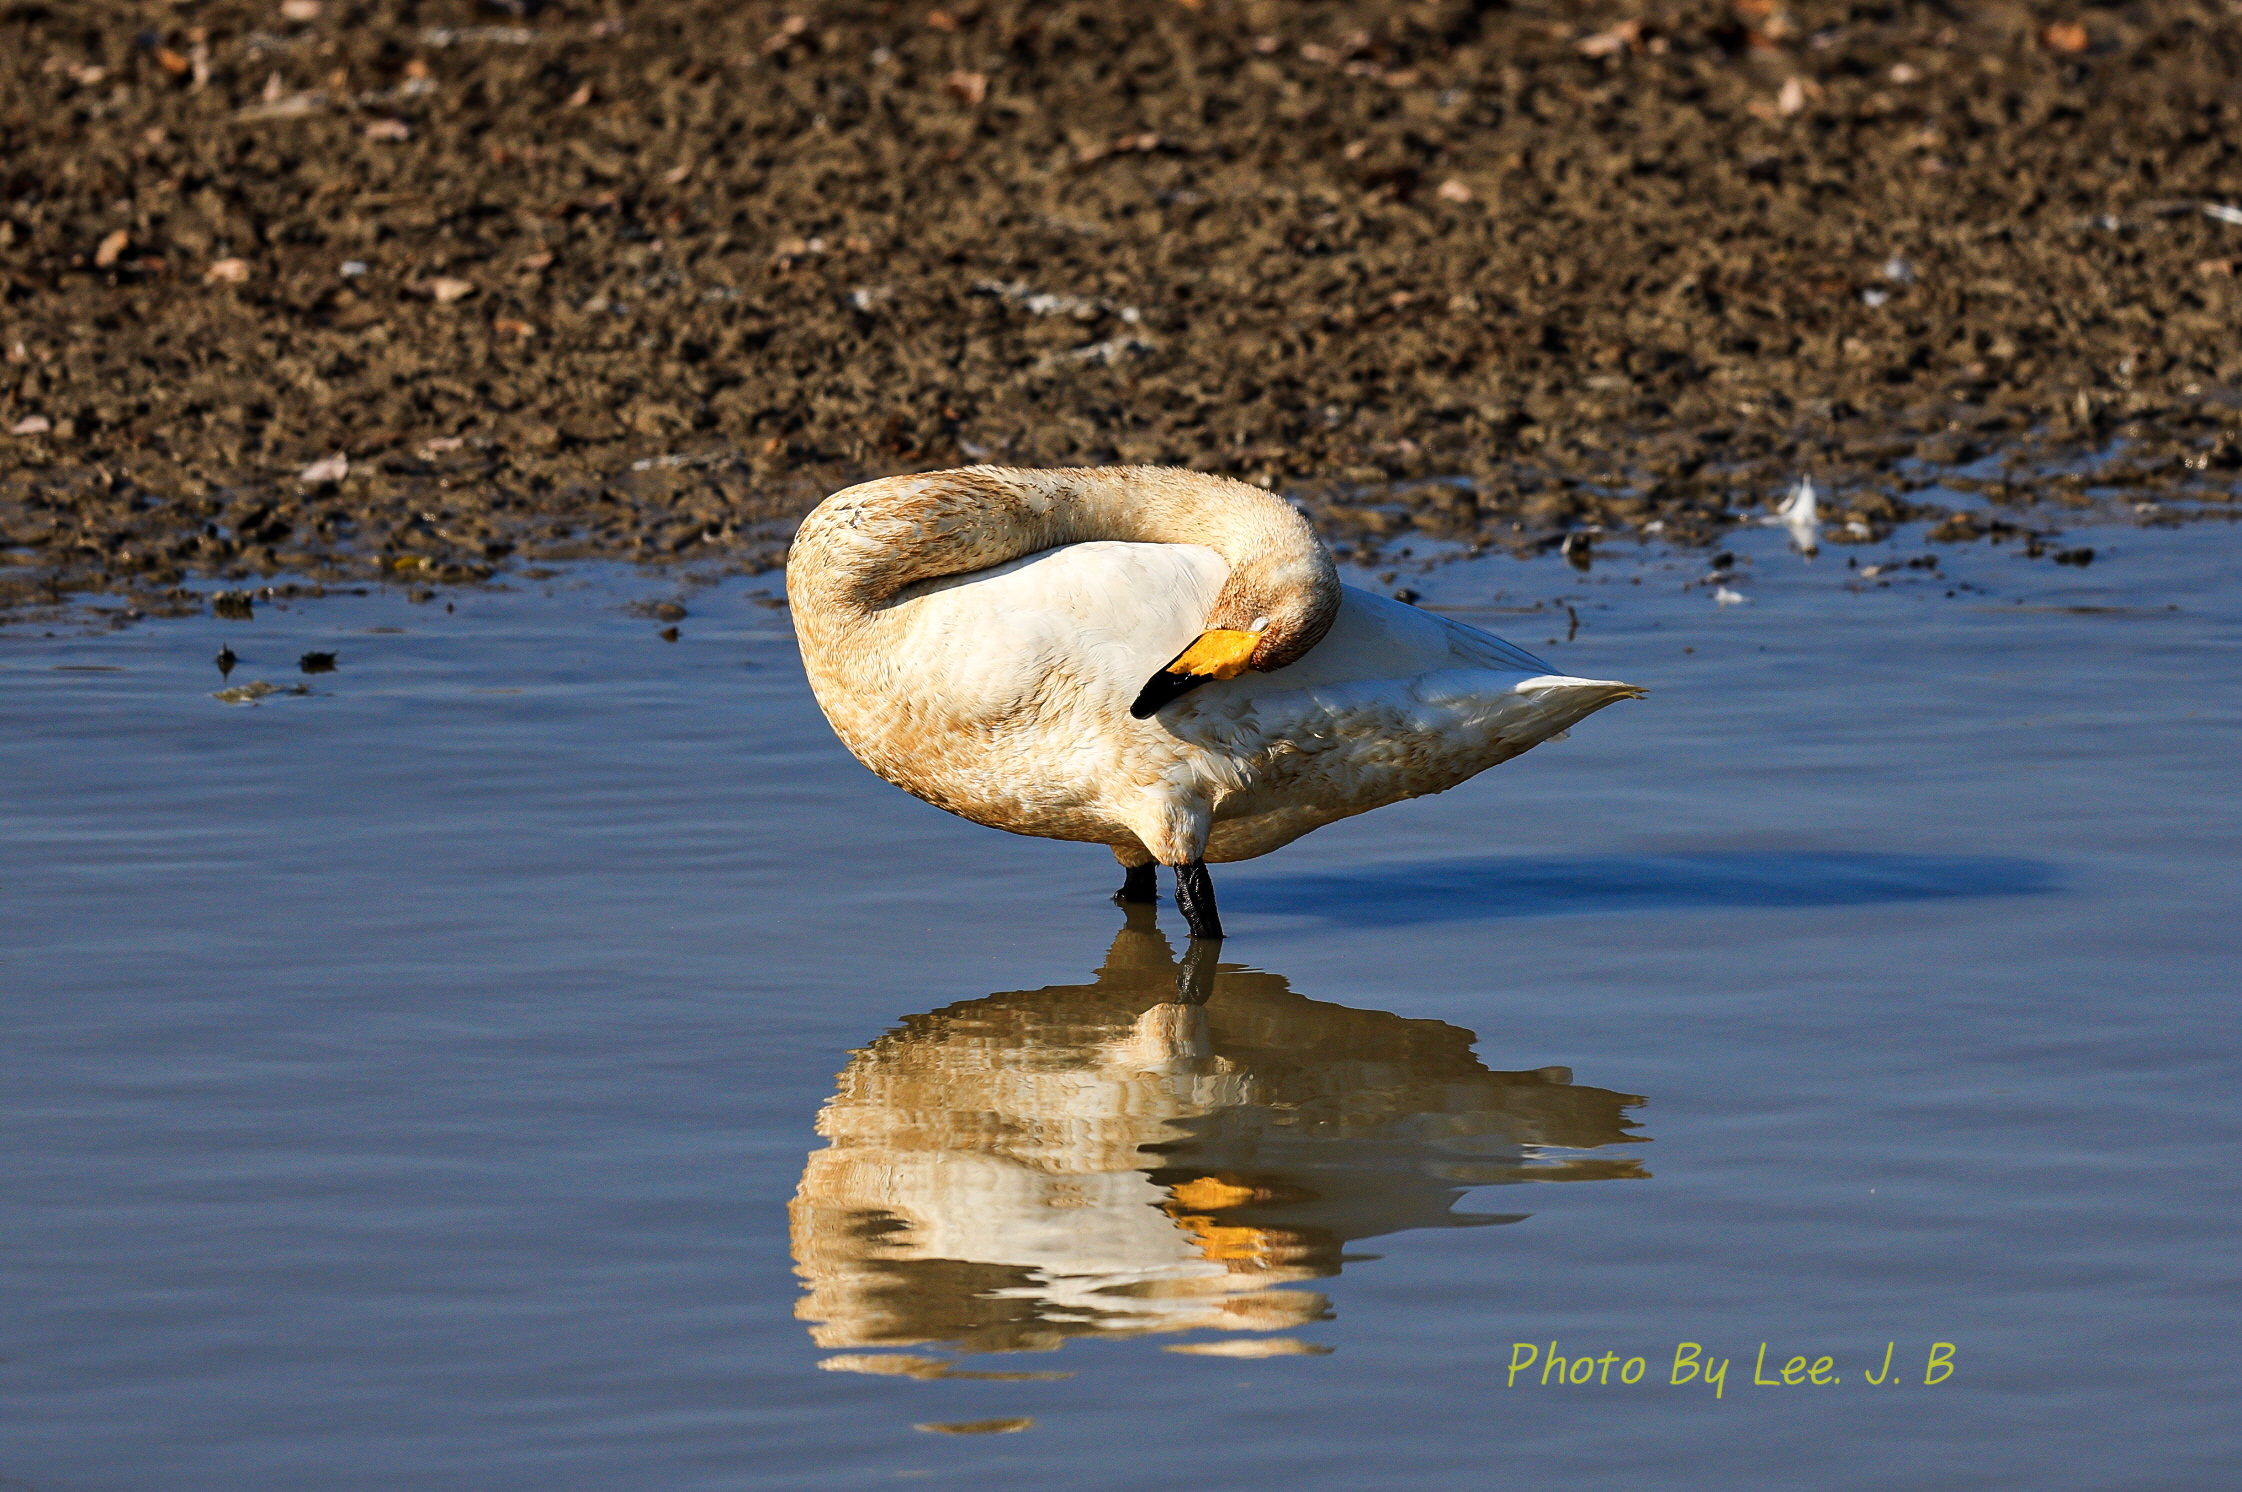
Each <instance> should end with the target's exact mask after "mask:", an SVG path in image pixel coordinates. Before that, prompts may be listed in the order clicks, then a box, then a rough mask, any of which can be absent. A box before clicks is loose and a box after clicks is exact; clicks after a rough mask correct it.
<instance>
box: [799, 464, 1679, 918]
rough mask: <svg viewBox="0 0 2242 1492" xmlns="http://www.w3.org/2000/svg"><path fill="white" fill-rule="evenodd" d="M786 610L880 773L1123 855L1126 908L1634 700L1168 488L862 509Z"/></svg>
mask: <svg viewBox="0 0 2242 1492" xmlns="http://www.w3.org/2000/svg"><path fill="white" fill-rule="evenodd" d="M786 589H787V598H788V601H789V604H790V606H791V608H792V610H793V613H794V625H795V631H796V634H797V636H798V637H799V639H800V642H801V647H802V661H803V663H804V665H805V666H806V668H807V670H808V673H809V680H810V687H811V689H812V690H813V691H814V692H815V693H816V695H817V701H818V704H819V705H820V706H821V707H822V708H823V709H824V711H825V717H826V719H827V720H829V721H831V722H832V725H833V729H834V731H835V733H837V734H838V735H839V736H840V738H841V740H842V742H843V743H844V744H845V745H847V747H848V748H849V750H850V751H852V752H854V753H855V754H856V756H857V759H858V760H860V761H862V762H863V763H864V764H865V765H866V766H868V767H870V768H871V769H872V770H873V771H874V772H876V773H878V774H879V775H880V776H882V777H884V778H886V779H887V780H888V781H889V782H892V783H894V784H895V785H896V786H897V787H900V788H902V789H904V790H905V791H906V792H910V793H913V794H916V795H917V796H918V797H921V798H924V799H925V800H926V801H927V802H929V803H932V804H933V805H935V806H936V807H937V808H943V809H947V810H949V811H950V812H951V813H955V814H958V815H960V816H961V817H964V818H969V819H972V820H973V821H974V822H975V823H980V824H988V825H990V826H992V827H994V828H998V829H1008V830H1010V831H1012V832H1013V833H1015V834H1034V835H1039V836H1042V837H1044V838H1047V839H1075V840H1083V841H1087V842H1089V843H1093V844H1103V845H1110V846H1111V847H1112V849H1113V853H1114V856H1115V857H1116V858H1117V859H1119V860H1120V862H1121V864H1122V866H1123V867H1124V869H1125V874H1124V879H1123V884H1122V888H1121V892H1120V899H1121V900H1124V901H1152V900H1154V899H1156V897H1157V895H1158V890H1157V886H1156V883H1155V881H1154V878H1153V877H1154V872H1153V869H1152V867H1153V865H1154V863H1155V862H1157V863H1159V864H1162V865H1167V866H1172V867H1174V869H1175V872H1176V903H1177V905H1178V907H1179V908H1180V909H1181V910H1182V912H1183V916H1184V919H1185V921H1186V922H1187V923H1189V925H1190V929H1191V935H1192V936H1193V937H1198V938H1219V937H1221V936H1222V924H1221V920H1220V918H1219V917H1218V915H1217V913H1216V910H1215V900H1214V886H1213V883H1212V881H1210V880H1209V878H1208V876H1207V864H1208V862H1210V861H1227V860H1249V859H1251V858H1253V857H1254V856H1256V855H1266V854H1267V853H1269V851H1271V850H1273V849H1276V848H1277V847H1279V846H1280V845H1284V844H1288V843H1290V842H1291V841H1293V840H1295V839H1297V838H1299V837H1300V836H1301V835H1303V834H1306V833H1307V832H1308V831H1309V830H1311V829H1317V828H1321V827H1322V826H1323V825H1325V824H1328V823H1332V822H1334V821H1335V820H1338V819H1343V818H1347V817H1350V816H1351V815H1354V814H1358V813H1362V812H1365V811H1367V810H1369V809H1372V808H1379V807H1382V806H1384V805H1385V804H1388V803H1394V802H1399V801H1400V800H1401V799H1404V798H1415V797H1421V796H1422V795H1424V794H1426V793H1437V792H1442V791H1444V790H1446V789H1448V788H1451V787H1454V786H1455V785H1456V784H1457V783H1459V782H1462V781H1463V780H1464V779H1466V778H1468V777H1471V776H1473V775H1474V774H1476V773H1479V772H1482V771H1485V770H1486V769H1487V768H1489V767H1491V766H1493V765H1495V764H1496V763H1497V762H1502V761H1508V760H1509V759H1510V758H1511V757H1514V756H1517V755H1518V754H1519V753H1521V752H1523V751H1527V750H1529V749H1531V748H1532V747H1534V746H1537V745H1539V744H1540V743H1541V742H1543V741H1546V740H1548V739H1550V738H1551V737H1553V736H1556V735H1558V734H1560V733H1561V732H1563V731H1564V730H1566V729H1567V728H1569V727H1570V726H1572V725H1573V724H1575V723H1576V722H1578V721H1580V720H1582V719H1584V718H1585V717H1587V716H1588V715H1590V714H1593V713H1594V712H1595V711H1597V710H1600V709H1602V708H1603V707H1604V706H1605V705H1608V704H1610V703H1612V702H1613V701H1615V700H1620V699H1628V698H1634V697H1637V696H1639V695H1640V694H1641V691H1640V690H1638V689H1636V688H1634V687H1633V686H1632V685H1628V684H1618V683H1611V682H1608V681H1603V680H1595V679H1576V678H1567V677H1564V676H1562V675H1560V674H1558V673H1557V672H1556V671H1555V670H1553V669H1551V668H1550V667H1549V666H1548V665H1547V664H1545V663H1543V662H1542V661H1541V660H1540V659H1538V658H1535V657H1534V656H1533V655H1532V654H1530V653H1527V652H1524V651H1523V650H1521V649H1519V648H1515V647H1512V646H1511V645H1510V644H1509V643H1507V642H1503V641H1501V640H1500V639H1498V638H1494V637H1490V636H1488V635H1487V634H1486V633H1484V632H1478V631H1474V630H1473V629H1472V628H1470V627H1465V626H1462V625H1460V624H1458V623H1456V622H1452V621H1449V620H1447V619H1446V618H1443V617H1439V616H1435V615H1433V614H1431V613H1429V612H1424V611H1419V610H1417V609H1416V608H1414V607H1411V606H1406V605H1403V604H1402V603H1400V602H1398V601H1389V600H1387V599H1385V598H1384V597H1382V596H1375V595H1372V594H1370V593H1369V592H1367V591H1360V590H1355V589H1353V588H1351V587H1348V586H1342V585H1341V584H1340V583H1339V576H1338V572H1337V571H1336V570H1335V569H1334V568H1333V566H1332V562H1331V556H1330V554H1329V553H1327V552H1326V551H1325V549H1324V547H1323V544H1322V542H1321V541H1320V540H1319V539H1317V537H1316V535H1315V532H1314V530H1312V529H1311V528H1310V527H1309V526H1308V521H1307V520H1306V519H1305V518H1304V517H1302V516H1301V515H1300V514H1299V513H1298V512H1297V511H1296V510H1295V509H1294V508H1293V507H1292V506H1291V505H1290V504H1288V503H1286V502H1284V501H1283V500H1282V499H1280V498H1277V497H1274V496H1272V495H1270V494H1269V493H1266V492H1263V491H1261V490H1260V489H1259V488H1256V487H1249V486H1246V485H1245V484H1244V483H1242V482H1234V481H1231V480H1229V479H1228V478H1225V477H1217V476H1209V475H1207V474H1205V473H1201V472H1191V471H1178V470H1171V469H1166V468H1160V467H1142V466H1138V467H1101V468H1082V469H1060V470H1049V471H1027V470H1018V469H1013V468H1007V467H997V466H969V467H964V468H961V469H959V470H955V471H939V472H928V473H924V474H921V475H916V476H900V477H887V478H883V479H882V480H880V481H876V482H866V483H863V484H862V485H860V486H856V487H850V488H848V489H846V490H845V491H841V492H836V493H834V494H833V495H832V496H831V497H828V498H827V499H826V500H825V501H824V502H823V503H820V504H819V505H818V507H817V509H816V510H815V511H814V512H812V513H811V514H810V515H809V517H808V518H806V519H804V520H803V522H802V526H801V530H800V532H799V533H798V534H797V535H796V536H795V539H794V547H793V551H792V553H791V555H790V556H789V557H788V561H787V572H786Z"/></svg>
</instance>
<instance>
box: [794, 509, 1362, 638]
mask: <svg viewBox="0 0 2242 1492" xmlns="http://www.w3.org/2000/svg"><path fill="white" fill-rule="evenodd" d="M1099 539H1108V540H1120V541H1123V542H1130V543H1145V544H1201V545H1204V546H1206V547H1207V548H1209V549H1212V550H1213V551H1215V553H1217V554H1219V555H1221V556H1222V558H1223V559H1224V560H1225V561H1226V562H1227V563H1228V564H1229V566H1230V579H1229V581H1228V583H1227V584H1225V586H1224V587H1223V590H1222V593H1221V595H1220V596H1219V597H1218V598H1217V600H1216V603H1215V606H1214V608H1213V609H1212V611H1211V612H1210V613H1209V616H1208V618H1207V625H1208V626H1209V627H1224V628H1236V629H1241V630H1252V631H1256V632H1258V631H1261V630H1262V629H1263V628H1265V627H1266V628H1269V630H1270V635H1269V639H1268V646H1267V647H1266V648H1265V650H1264V652H1263V653H1257V654H1256V656H1255V658H1254V661H1253V666H1254V667H1256V668H1264V669H1266V668H1276V667H1282V666H1283V665H1284V664H1285V663H1289V662H1291V661H1293V660H1294V659H1295V658H1297V657H1299V656H1300V655H1301V654H1303V653H1305V652H1306V651H1307V650H1308V649H1309V648H1311V647H1313V646H1314V645H1315V644H1316V643H1317V642H1318V641H1319V640H1321V638H1322V637H1323V634H1324V632H1325V631H1327V630H1328V629H1329V627H1330V625H1331V621H1332V619H1333V618H1334V617H1336V616H1337V615H1338V609H1339V577H1338V573H1337V571H1336V570H1335V569H1334V568H1333V566H1332V563H1331V557H1330V555H1329V554H1328V553H1327V552H1326V551H1325V549H1324V547H1323V543H1322V541H1321V540H1319V539H1318V538H1317V537H1316V535H1315V532H1314V530H1313V529H1311V528H1310V527H1309V525H1308V521H1307V519H1305V518H1304V517H1302V516H1301V515H1300V514H1299V513H1298V512H1297V511H1296V510H1295V509H1294V508H1293V507H1292V506H1291V504H1289V503H1286V502H1285V501H1283V500H1282V499H1280V498H1277V497H1274V496H1272V495H1271V494H1269V493H1267V492H1264V491H1262V490H1261V489H1260V488H1258V487H1249V486H1247V485H1246V484H1245V483H1243V482H1234V481H1231V480H1230V479H1229V478H1227V477H1218V476H1212V475H1209V474H1207V473H1204V472H1191V471H1178V470H1172V469H1167V468H1161V467H1143V466H1120V467H1073V468H1059V469H1054V470H1047V471H1034V470H1022V469H1017V468H1012V467H999V466H969V467H964V468H961V469H959V470H955V471H942V472H929V473H926V474H924V475H919V476H905V477H888V478H884V479H882V480H880V481H877V482H866V483H864V484H863V485H861V486H857V487H851V488H848V489H847V490H846V491H842V492H837V493H835V494H834V495H833V496H831V497H829V498H827V499H826V500H825V501H824V502H823V503H822V504H820V505H819V506H818V508H817V510H816V511H815V512H813V513H812V514H811V515H810V516H809V517H808V518H807V519H804V520H803V523H802V528H801V530H800V532H799V533H798V534H797V535H796V537H795V551H794V552H795V555H796V556H797V557H799V558H800V559H802V560H807V561H808V563H790V564H789V567H788V574H787V588H788V591H789V593H790V594H791V595H792V596H793V597H794V602H793V604H794V609H795V611H796V614H797V617H798V618H799V619H802V620H808V619H810V618H811V617H819V618H823V619H825V620H828V621H845V620H848V619H858V618H868V617H869V616H870V615H872V614H873V613H876V612H877V611H879V610H881V609H882V608H883V607H885V606H886V605H887V604H889V603H890V602H892V601H893V600H894V599H895V598H896V596H897V594H898V593H899V592H901V591H903V590H904V589H905V588H906V587H908V586H911V585H914V584H916V583H918V582H920V581H926V580H934V579H938V578H940V577H943V576H948V575H961V574H966V573H970V572H972V571H975V570H985V569H987V568H989V567H990V566H992V565H1000V564H1003V563H1005V562H1006V561H1008V560H1014V559H1018V558H1020V557H1022V556H1023V555H1029V554H1035V553H1038V552H1040V551H1042V550H1045V549H1053V548H1056V547H1058V546H1059V545H1062V544H1082V543H1088V542H1091V541H1093V540H1099ZM1272 624H1274V625H1272Z"/></svg>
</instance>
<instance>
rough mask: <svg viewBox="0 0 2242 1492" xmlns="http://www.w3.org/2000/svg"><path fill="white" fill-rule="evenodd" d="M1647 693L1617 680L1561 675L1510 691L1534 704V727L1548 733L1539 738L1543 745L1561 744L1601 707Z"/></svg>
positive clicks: (1524, 684)
mask: <svg viewBox="0 0 2242 1492" xmlns="http://www.w3.org/2000/svg"><path fill="white" fill-rule="evenodd" d="M1649 692H1650V691H1649V690H1647V689H1644V688H1641V687H1640V686H1638V685H1635V684H1622V683H1620V682H1619V681H1618V680H1616V679H1575V678H1570V677H1568V676H1566V675H1563V674H1544V675H1542V676H1541V677H1540V678H1536V679H1526V680H1524V681H1523V682H1521V683H1519V684H1518V685H1517V686H1516V688H1515V689H1513V690H1512V693H1514V694H1519V695H1523V696H1525V697H1526V698H1528V699H1530V700H1532V701H1533V702H1534V707H1535V708H1534V712H1533V722H1534V725H1535V726H1536V727H1537V728H1539V729H1543V730H1546V731H1547V732H1548V734H1546V735H1544V736H1542V737H1541V739H1542V740H1544V741H1561V740H1563V739H1564V738H1565V732H1567V731H1569V730H1571V729H1572V728H1573V727H1574V726H1576V725H1578V724H1580V722H1581V721H1583V720H1586V719H1587V718H1588V717H1589V716H1591V715H1593V714H1595V713H1596V712H1597V711H1598V710H1600V709H1602V708H1603V707H1604V706H1606V705H1615V704H1617V703H1619V702H1620V701H1621V700H1623V699H1641V698H1642V697H1643V696H1644V695H1646V694H1648V693H1649Z"/></svg>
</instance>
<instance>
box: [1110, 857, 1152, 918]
mask: <svg viewBox="0 0 2242 1492" xmlns="http://www.w3.org/2000/svg"><path fill="white" fill-rule="evenodd" d="M1159 899H1160V875H1159V867H1158V866H1156V865H1154V864H1152V863H1151V862H1150V861H1146V862H1145V863H1144V864H1142V865H1132V866H1130V867H1129V868H1128V869H1127V870H1125V871H1123V872H1122V873H1121V889H1120V890H1118V891H1116V892H1114V893H1113V900H1114V903H1115V904H1116V905H1118V906H1124V907H1125V906H1127V905H1128V904H1129V903H1130V902H1132V901H1158V900H1159Z"/></svg>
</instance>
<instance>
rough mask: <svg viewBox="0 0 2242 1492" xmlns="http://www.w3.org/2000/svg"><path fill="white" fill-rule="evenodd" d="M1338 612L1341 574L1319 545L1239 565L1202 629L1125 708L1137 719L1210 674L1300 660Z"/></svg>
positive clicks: (1224, 675)
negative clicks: (1297, 552)
mask: <svg viewBox="0 0 2242 1492" xmlns="http://www.w3.org/2000/svg"><path fill="white" fill-rule="evenodd" d="M1338 615H1339V576H1338V573H1337V572H1336V571H1335V570H1334V569H1333V568H1332V565H1331V558H1330V556H1329V555H1327V554H1325V553H1324V551H1323V546H1322V545H1321V544H1316V545H1314V549H1313V552H1312V553H1310V554H1303V555H1291V556H1286V557H1284V558H1281V559H1265V560H1261V561H1256V562H1253V563H1249V564H1244V565H1240V566H1238V567H1237V568H1236V569H1235V570H1233V571H1231V573H1230V579H1229V581H1228V582H1227V583H1225V584H1224V586H1223V587H1222V593H1221V594H1220V595H1218V596H1217V597H1215V602H1214V608H1213V609H1212V610H1211V611H1209V612H1208V613H1207V622H1206V630H1205V631H1203V632H1201V633H1200V634H1199V635H1198V637H1197V638H1195V639H1194V640H1193V641H1192V643H1191V646H1189V647H1187V648H1185V649H1184V650H1183V651H1182V652H1180V653H1178V654H1176V656H1175V657H1174V658H1172V659H1170V660H1169V661H1168V664H1167V666H1166V667H1164V668H1162V669H1161V670H1160V671H1159V672H1158V673H1156V674H1154V675H1153V676H1152V677H1151V678H1150V679H1148V680H1146V681H1145V685H1144V688H1143V690H1142V691H1141V692H1140V693H1139V694H1138V695H1137V699H1136V703H1135V704H1133V705H1131V706H1130V707H1129V713H1130V714H1131V715H1134V716H1135V717H1136V718H1137V719H1139V720H1142V719H1145V718H1146V717H1147V716H1150V715H1151V714H1152V713H1153V712H1155V711H1157V710H1158V709H1159V708H1160V707H1161V706H1162V705H1165V704H1167V703H1169V702H1170V701H1172V700H1176V699H1180V698H1182V697H1183V696H1184V695H1186V694H1188V693H1190V692H1191V691H1192V690H1193V689H1196V688H1198V687H1199V686H1200V685H1201V684H1204V683H1206V682H1207V681H1208V680H1209V679H1234V678H1236V677H1238V675H1240V674H1242V673H1244V672H1246V671H1247V670H1248V669H1251V670H1253V671H1254V672H1256V673H1269V672H1272V671H1273V670H1276V669H1279V668H1283V667H1284V666H1285V665H1286V664H1288V663H1295V662H1298V661H1299V660H1300V659H1301V658H1302V657H1304V656H1305V655H1306V654H1307V652H1308V650H1309V649H1310V648H1312V647H1314V646H1315V645H1316V644H1317V643H1319V642H1321V641H1323V635H1324V634H1325V633H1326V632H1329V631H1330V630H1331V624H1332V622H1333V621H1334V620H1336V619H1337V617H1338Z"/></svg>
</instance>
